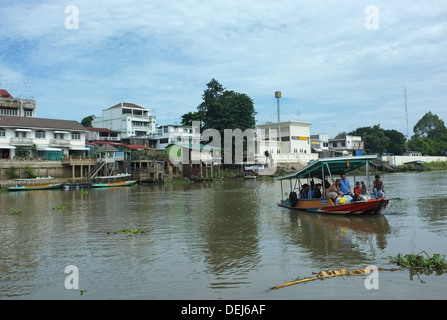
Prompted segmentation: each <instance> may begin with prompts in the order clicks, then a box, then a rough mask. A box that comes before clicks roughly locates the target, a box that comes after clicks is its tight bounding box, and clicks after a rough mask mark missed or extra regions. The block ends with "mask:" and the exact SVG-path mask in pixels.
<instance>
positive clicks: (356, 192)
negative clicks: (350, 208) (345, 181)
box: [352, 181, 366, 201]
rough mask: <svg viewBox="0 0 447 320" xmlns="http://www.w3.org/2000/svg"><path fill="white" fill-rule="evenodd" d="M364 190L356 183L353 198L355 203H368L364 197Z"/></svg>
mask: <svg viewBox="0 0 447 320" xmlns="http://www.w3.org/2000/svg"><path fill="white" fill-rule="evenodd" d="M362 191H363V188H362V186H361V185H360V182H358V181H357V182H356V183H355V187H354V197H353V199H352V200H353V201H366V198H365V197H364V196H363V195H362V193H363V192H362Z"/></svg>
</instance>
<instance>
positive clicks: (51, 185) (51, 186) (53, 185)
mask: <svg viewBox="0 0 447 320" xmlns="http://www.w3.org/2000/svg"><path fill="white" fill-rule="evenodd" d="M60 188H62V184H61V183H49V184H41V185H35V186H32V185H29V186H13V187H9V188H8V190H9V191H30V190H45V189H60Z"/></svg>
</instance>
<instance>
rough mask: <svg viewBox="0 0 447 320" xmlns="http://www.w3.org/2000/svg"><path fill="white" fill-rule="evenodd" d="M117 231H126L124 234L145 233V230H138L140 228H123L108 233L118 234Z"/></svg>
mask: <svg viewBox="0 0 447 320" xmlns="http://www.w3.org/2000/svg"><path fill="white" fill-rule="evenodd" d="M117 233H124V234H130V235H134V234H141V233H144V231H142V230H138V229H121V230H118V231H107V234H117Z"/></svg>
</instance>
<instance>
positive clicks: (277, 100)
mask: <svg viewBox="0 0 447 320" xmlns="http://www.w3.org/2000/svg"><path fill="white" fill-rule="evenodd" d="M275 98H276V109H277V112H278V122H280V121H279V120H280V118H279V99H281V91H275Z"/></svg>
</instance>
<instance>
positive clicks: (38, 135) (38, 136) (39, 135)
mask: <svg viewBox="0 0 447 320" xmlns="http://www.w3.org/2000/svg"><path fill="white" fill-rule="evenodd" d="M35 135H36V139H45V131H42V130H39V131H36V133H35Z"/></svg>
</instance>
